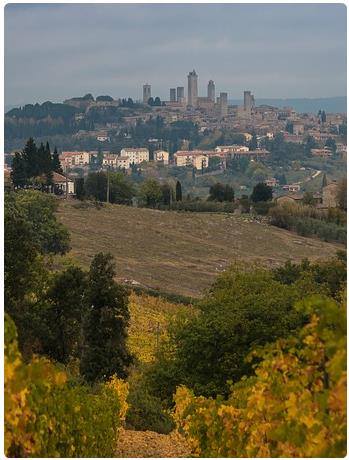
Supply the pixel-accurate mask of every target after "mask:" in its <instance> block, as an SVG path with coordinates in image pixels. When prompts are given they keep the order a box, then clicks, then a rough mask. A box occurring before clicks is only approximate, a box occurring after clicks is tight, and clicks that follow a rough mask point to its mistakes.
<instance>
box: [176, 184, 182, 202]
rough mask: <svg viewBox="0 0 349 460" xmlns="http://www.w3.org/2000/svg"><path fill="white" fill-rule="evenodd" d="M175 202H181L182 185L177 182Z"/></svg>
mask: <svg viewBox="0 0 349 460" xmlns="http://www.w3.org/2000/svg"><path fill="white" fill-rule="evenodd" d="M176 201H182V184H181V183H180V182H179V180H178V181H177V183H176Z"/></svg>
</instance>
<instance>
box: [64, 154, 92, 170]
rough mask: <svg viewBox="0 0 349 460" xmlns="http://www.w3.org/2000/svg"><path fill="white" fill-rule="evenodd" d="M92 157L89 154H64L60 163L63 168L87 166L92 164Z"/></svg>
mask: <svg viewBox="0 0 349 460" xmlns="http://www.w3.org/2000/svg"><path fill="white" fill-rule="evenodd" d="M90 160H91V155H90V153H89V152H62V153H61V154H60V155H59V161H60V162H61V165H62V167H63V168H65V167H68V168H69V167H74V166H85V165H88V164H89V163H90Z"/></svg>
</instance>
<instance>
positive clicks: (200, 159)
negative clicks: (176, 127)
mask: <svg viewBox="0 0 349 460" xmlns="http://www.w3.org/2000/svg"><path fill="white" fill-rule="evenodd" d="M174 159H175V164H176V166H194V167H195V168H196V169H200V170H201V169H203V168H207V166H208V155H204V154H203V151H202V150H178V151H177V152H176V153H175V154H174Z"/></svg>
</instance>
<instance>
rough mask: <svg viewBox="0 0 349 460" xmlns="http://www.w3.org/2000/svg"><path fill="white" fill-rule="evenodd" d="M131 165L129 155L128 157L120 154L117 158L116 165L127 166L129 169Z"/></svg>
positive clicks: (119, 166)
mask: <svg viewBox="0 0 349 460" xmlns="http://www.w3.org/2000/svg"><path fill="white" fill-rule="evenodd" d="M130 165H131V162H130V159H129V157H126V156H121V155H120V156H119V157H117V159H116V166H117V167H118V168H125V169H128V168H129V167H130Z"/></svg>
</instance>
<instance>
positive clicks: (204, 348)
mask: <svg viewBox="0 0 349 460" xmlns="http://www.w3.org/2000/svg"><path fill="white" fill-rule="evenodd" d="M316 289H318V286H317V285H314V284H312V283H308V282H307V281H306V280H299V281H298V282H296V283H295V284H292V285H286V284H282V283H280V282H278V281H276V280H275V279H273V274H272V273H271V272H268V271H266V270H262V269H258V268H257V269H252V270H250V271H245V270H244V269H241V268H239V267H236V266H233V267H231V268H230V269H229V270H227V271H226V272H225V273H224V274H223V275H221V276H220V277H219V278H218V279H217V281H216V282H215V283H214V285H213V287H212V288H211V290H210V292H209V294H208V295H206V297H205V298H204V299H203V301H201V302H200V304H199V312H198V313H197V314H194V313H188V314H187V315H185V316H182V317H181V316H178V317H177V318H176V319H175V320H174V321H173V322H172V323H171V324H170V326H169V332H168V333H169V338H168V340H166V341H164V343H163V344H162V345H161V347H160V350H159V353H158V355H157V360H156V362H155V363H154V365H153V366H152V367H151V368H150V370H149V374H147V381H148V384H149V388H152V389H153V391H154V394H155V395H157V396H160V397H162V398H163V399H164V400H166V401H167V402H168V403H170V400H171V396H172V394H173V391H174V390H175V388H176V386H178V385H179V384H184V385H186V386H188V387H190V388H191V389H193V390H194V392H195V393H196V394H200V395H205V396H214V395H217V394H220V395H226V394H228V392H229V386H230V385H229V381H233V382H237V381H239V380H240V379H241V378H242V377H243V376H245V375H251V374H253V366H254V364H255V362H247V361H246V359H245V358H246V356H247V355H248V354H249V352H250V351H252V349H253V348H255V347H258V346H260V345H264V344H266V343H269V342H273V341H275V340H276V339H277V338H278V337H287V336H288V335H289V334H290V333H291V331H293V330H295V329H296V328H298V327H300V326H301V325H302V322H303V320H304V318H303V316H302V315H300V314H299V313H298V312H297V311H295V310H294V308H293V305H294V303H295V302H296V301H297V300H299V299H301V298H302V297H303V295H305V294H306V293H307V292H308V293H312V292H315V290H316Z"/></svg>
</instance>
